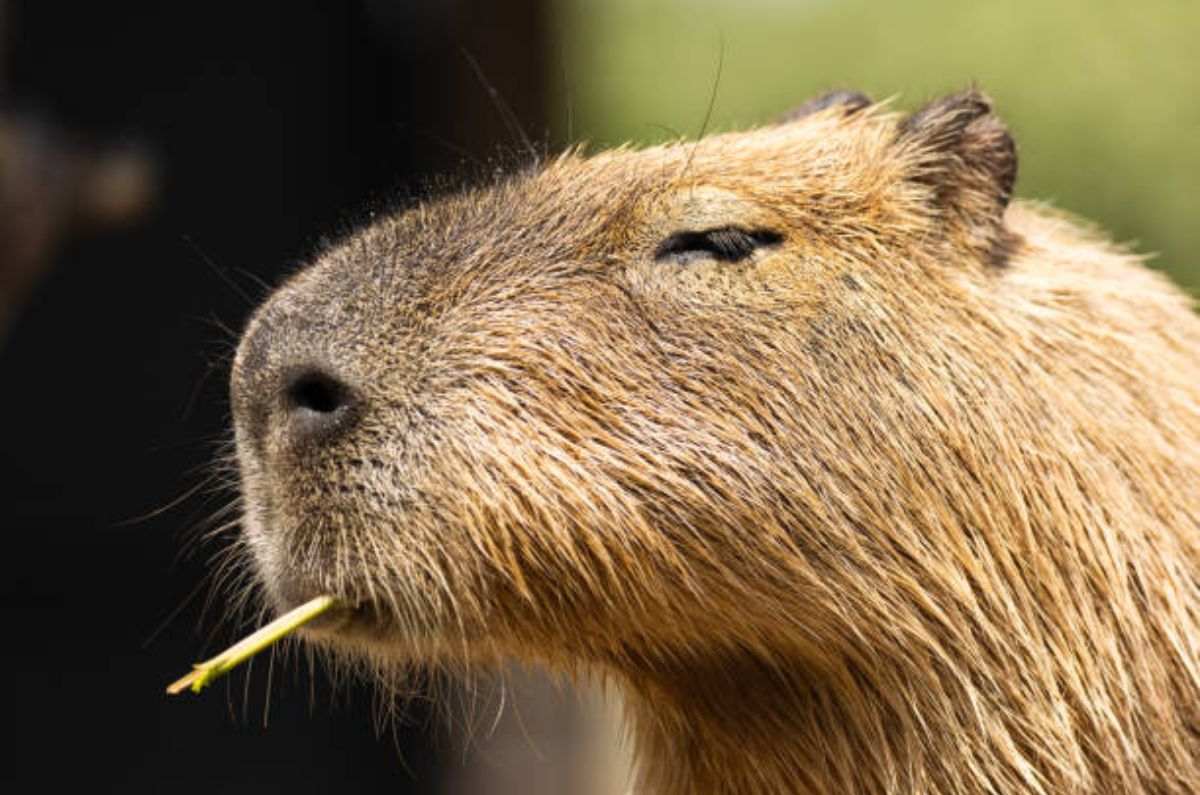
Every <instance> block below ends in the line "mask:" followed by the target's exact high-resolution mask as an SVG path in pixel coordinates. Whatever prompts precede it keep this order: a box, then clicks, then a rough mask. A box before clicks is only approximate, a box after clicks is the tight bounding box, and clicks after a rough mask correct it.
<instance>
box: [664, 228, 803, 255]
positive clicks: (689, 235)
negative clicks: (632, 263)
mask: <svg viewBox="0 0 1200 795" xmlns="http://www.w3.org/2000/svg"><path fill="white" fill-rule="evenodd" d="M782 240H783V235H781V234H779V233H778V232H774V231H772V230H770V229H742V228H741V227H737V226H722V227H718V228H716V229H705V230H702V231H699V232H695V231H688V232H676V233H675V234H673V235H671V236H670V237H668V238H667V239H666V240H664V241H663V242H661V243H659V244H658V248H657V249H655V251H654V259H656V260H659V261H662V260H666V259H669V260H672V261H674V262H679V263H683V264H687V263H689V262H692V261H694V260H698V259H715V260H717V261H719V262H740V261H741V260H744V259H746V258H747V257H749V256H750V255H751V254H753V253H754V251H755V250H756V249H759V248H763V247H765V246H775V245H778V244H779V243H780V242H781V241H782Z"/></svg>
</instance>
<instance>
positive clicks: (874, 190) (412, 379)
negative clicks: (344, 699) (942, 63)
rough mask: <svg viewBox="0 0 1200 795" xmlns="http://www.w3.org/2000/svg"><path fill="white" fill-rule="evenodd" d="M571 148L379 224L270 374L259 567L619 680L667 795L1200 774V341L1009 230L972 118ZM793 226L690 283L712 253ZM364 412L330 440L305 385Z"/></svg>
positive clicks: (873, 121)
mask: <svg viewBox="0 0 1200 795" xmlns="http://www.w3.org/2000/svg"><path fill="white" fill-rule="evenodd" d="M846 96H848V97H851V98H852V99H853V101H852V102H851V101H843V100H834V101H828V102H823V101H821V100H818V101H815V102H814V103H810V106H806V108H805V109H804V110H803V112H800V113H797V114H794V115H793V117H791V118H788V119H786V120H785V121H783V122H781V123H779V124H777V125H773V126H767V127H763V128H760V129H757V130H752V131H750V132H744V133H731V134H724V135H715V136H710V137H708V138H706V139H704V140H703V141H701V142H700V143H699V144H698V145H696V146H695V147H694V148H693V146H692V145H690V144H688V145H668V146H663V147H656V148H651V149H646V150H641V151H636V150H631V149H621V150H616V151H612V152H604V153H601V154H598V155H595V156H592V157H584V156H582V155H581V154H579V153H577V152H569V153H567V154H565V155H563V156H561V157H559V158H558V159H555V160H552V161H550V162H547V163H545V164H544V165H543V166H541V167H539V168H537V169H533V170H530V171H527V172H525V173H521V174H518V175H515V176H512V177H509V178H506V179H504V180H502V181H501V182H500V183H498V184H496V185H493V186H490V187H488V188H485V189H477V190H474V191H468V192H465V193H462V194H459V195H456V196H452V197H449V198H445V199H442V200H439V201H436V202H433V203H428V204H424V205H421V206H418V207H416V208H415V209H412V210H410V211H407V212H405V213H402V214H398V215H396V216H393V217H388V218H385V219H382V220H379V221H377V222H375V223H374V224H373V225H371V226H369V227H367V228H365V229H363V230H362V231H361V232H359V233H358V234H356V235H354V236H352V237H350V238H349V239H348V240H346V241H344V242H343V243H341V244H340V245H338V246H336V247H334V248H333V249H331V250H330V251H328V252H327V253H326V254H324V255H323V256H322V257H320V258H319V260H318V261H317V262H315V263H314V264H313V265H312V266H311V267H310V268H308V269H306V270H304V271H303V272H301V273H300V274H298V275H297V276H296V277H294V278H293V279H291V280H290V281H289V282H288V283H287V284H285V285H284V286H283V287H281V288H280V289H279V291H278V292H277V293H276V294H275V295H274V296H273V297H272V298H271V299H270V300H269V301H268V302H267V303H266V304H265V305H264V306H263V308H262V309H260V311H259V312H258V313H257V315H256V316H255V318H254V320H253V322H252V323H251V324H250V326H249V328H248V329H247V331H246V334H245V336H244V339H243V342H242V344H241V347H240V350H239V354H238V357H237V361H236V365H235V372H234V378H233V404H234V413H235V417H236V420H237V447H238V461H239V464H240V469H241V475H242V483H243V495H244V504H245V511H246V515H245V522H244V537H243V539H244V544H245V546H246V548H247V549H248V550H249V552H250V554H251V555H252V559H253V561H254V567H255V570H256V572H257V574H258V577H259V578H260V581H261V582H262V584H263V586H264V588H265V590H266V592H267V593H268V595H269V597H270V599H271V600H272V603H273V604H276V605H278V606H280V607H282V606H287V605H290V604H293V603H295V602H297V601H299V600H300V599H303V598H307V597H309V596H311V595H314V594H315V593H318V592H331V593H334V594H337V595H339V596H341V597H342V598H344V599H346V600H347V601H348V602H352V603H355V604H359V605H361V610H360V613H359V614H358V615H359V618H358V619H356V620H354V621H352V622H350V623H347V624H345V625H343V626H341V627H340V628H334V629H329V630H327V631H324V632H316V633H314V635H313V636H312V640H313V641H314V642H315V643H318V644H322V645H326V646H329V647H331V648H334V649H337V650H339V653H348V654H351V655H353V656H360V657H361V658H363V659H367V660H374V661H375V664H376V666H377V668H378V669H379V670H381V671H383V670H395V669H399V670H404V669H406V668H407V667H409V666H416V667H418V668H437V667H440V666H449V667H465V668H468V669H470V668H473V667H489V666H490V665H492V664H493V663H494V662H495V661H497V660H499V659H502V658H507V657H516V658H519V659H523V660H527V661H532V662H535V663H538V664H542V665H545V666H547V667H548V668H550V669H551V670H555V671H560V672H567V673H578V674H584V675H594V676H599V677H601V678H604V679H606V680H608V681H610V682H612V683H613V684H614V685H615V686H616V687H617V688H618V689H619V690H620V691H621V692H622V693H623V694H624V698H625V700H626V703H627V706H628V710H629V720H630V727H631V728H630V730H631V733H632V736H633V738H634V741H635V744H636V749H637V753H638V756H639V761H640V781H641V783H640V789H639V790H638V791H639V792H645V793H653V794H658V795H675V794H680V793H747V792H763V793H792V792H795V793H829V792H840V793H864V794H865V793H872V794H874V793H914V792H922V793H945V794H949V793H964V794H965V793H983V792H994V793H1012V792H1045V793H1090V794H1092V795H1100V794H1101V793H1190V792H1195V791H1197V790H1198V789H1200V736H1198V734H1197V732H1198V731H1200V700H1198V695H1200V694H1198V692H1197V690H1198V688H1197V685H1198V681H1200V680H1198V675H1200V667H1198V659H1200V627H1198V621H1200V592H1198V588H1197V572H1198V563H1200V549H1198V546H1197V544H1198V541H1200V532H1198V531H1200V488H1198V487H1200V356H1198V354H1197V351H1198V350H1200V320H1198V319H1197V317H1196V316H1195V315H1194V314H1193V311H1192V307H1191V305H1190V302H1189V300H1188V299H1187V298H1185V296H1184V295H1183V294H1182V293H1181V292H1180V291H1179V290H1177V289H1175V288H1173V287H1172V286H1170V285H1169V284H1168V283H1167V282H1166V281H1165V280H1164V279H1163V278H1161V277H1160V276H1158V275H1157V274H1155V273H1152V272H1151V271H1149V270H1147V269H1146V268H1145V267H1143V266H1142V264H1141V263H1140V262H1139V260H1138V258H1136V257H1135V256H1132V255H1130V254H1129V253H1127V252H1126V251H1124V250H1122V249H1120V248H1118V247H1116V246H1113V245H1112V244H1110V243H1108V242H1106V241H1105V240H1104V239H1103V237H1101V236H1100V235H1099V234H1098V233H1095V232H1093V231H1090V230H1088V229H1087V228H1085V227H1083V226H1081V225H1080V224H1079V223H1078V222H1076V221H1074V220H1071V219H1069V218H1067V217H1065V216H1063V215H1061V214H1059V213H1057V212H1054V211H1051V210H1049V209H1046V208H1043V207H1039V206H1036V205H1033V204H1029V203H1026V202H1010V195H1011V192H1012V187H1013V180H1014V178H1015V173H1016V156H1015V149H1014V148H1013V146H1012V141H1011V139H1010V138H1009V136H1008V134H1007V132H1006V131H1005V130H1004V127H1003V125H1002V124H1001V123H1000V122H999V121H998V120H997V119H996V117H995V116H994V115H993V114H992V112H991V107H990V103H989V102H988V101H987V99H986V98H985V97H983V96H981V95H979V94H977V93H974V92H967V93H964V94H960V95H955V96H953V97H949V98H947V99H945V100H942V101H940V102H938V103H934V104H932V105H930V106H928V107H927V108H925V109H924V110H922V111H920V112H918V113H916V114H914V115H913V116H910V117H907V118H901V117H900V116H898V115H897V114H894V113H891V112H889V111H887V109H886V108H883V107H880V106H865V103H863V102H861V101H859V99H858V98H857V95H846ZM725 225H734V226H739V227H744V228H747V229H769V230H774V231H775V232H778V233H780V234H781V235H782V236H783V240H782V242H781V243H779V244H778V245H776V246H769V247H764V248H761V249H759V250H758V251H756V252H755V253H754V254H753V255H752V256H751V257H750V258H749V259H747V260H745V261H741V262H712V261H707V262H706V261H698V262H689V263H687V264H680V263H677V262H672V261H656V260H655V258H654V252H655V251H656V249H657V247H658V246H659V245H660V244H661V242H662V241H663V240H664V239H665V238H667V237H668V236H669V235H671V234H672V233H675V232H679V231H686V230H697V229H704V228H711V227H720V226H725ZM307 365H313V366H321V367H327V368H332V369H334V370H336V372H338V373H339V375H340V376H341V377H342V378H344V379H346V380H347V381H348V382H349V383H351V384H352V385H353V386H354V388H355V389H357V390H359V392H360V393H361V395H362V397H363V406H364V408H363V409H362V412H361V415H360V416H357V417H356V418H355V422H354V424H353V425H352V427H349V428H347V429H346V430H345V432H344V433H342V434H341V435H338V436H337V437H336V438H332V439H330V440H328V441H327V442H324V443H321V444H307V445H298V444H296V443H295V441H294V440H293V439H292V438H291V437H290V436H289V432H288V430H287V428H286V426H285V425H284V424H283V423H281V422H280V421H279V416H278V415H279V412H278V411H277V410H275V409H272V405H273V404H272V398H271V395H273V394H275V393H276V392H277V391H278V389H279V380H280V378H281V373H285V372H287V371H288V369H289V368H294V367H298V366H307Z"/></svg>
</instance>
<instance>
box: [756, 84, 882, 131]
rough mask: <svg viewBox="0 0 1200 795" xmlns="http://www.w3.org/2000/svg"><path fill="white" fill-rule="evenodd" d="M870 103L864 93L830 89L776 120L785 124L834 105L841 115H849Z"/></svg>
mask: <svg viewBox="0 0 1200 795" xmlns="http://www.w3.org/2000/svg"><path fill="white" fill-rule="evenodd" d="M870 104H871V100H870V98H869V97H867V95H866V94H860V93H859V92H857V91H830V92H829V93H827V94H822V95H821V96H819V97H813V98H812V99H810V100H809V101H808V102H805V103H804V104H803V105H800V106H799V107H796V108H792V109H791V110H789V111H788V112H787V113H785V114H783V115H782V116H780V117H779V119H778V120H777V121H778V123H779V124H787V123H788V122H790V121H796V120H797V119H802V118H804V117H805V116H811V115H812V114H814V113H817V112H818V111H822V110H825V109H826V108H832V107H835V106H836V107H839V108H841V109H842V115H844V116H849V115H851V114H854V113H858V112H859V111H860V110H862V109H863V108H865V107H867V106H869V105H870Z"/></svg>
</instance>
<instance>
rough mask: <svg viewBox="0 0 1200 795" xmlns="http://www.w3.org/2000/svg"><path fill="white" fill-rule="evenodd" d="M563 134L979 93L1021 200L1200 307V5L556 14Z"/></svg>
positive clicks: (597, 3) (756, 3) (633, 0)
mask: <svg viewBox="0 0 1200 795" xmlns="http://www.w3.org/2000/svg"><path fill="white" fill-rule="evenodd" d="M556 22H557V24H558V25H559V26H560V33H561V35H562V44H561V47H562V53H561V59H560V64H561V66H560V68H559V72H560V74H559V75H557V76H556V77H557V79H558V80H559V81H560V86H559V90H558V97H559V98H560V99H561V100H563V110H561V111H560V112H559V114H558V116H559V118H558V119H557V120H556V122H555V123H556V125H557V126H556V129H555V131H554V132H555V135H556V137H558V138H559V139H560V140H565V139H566V138H568V137H571V138H574V139H582V140H587V141H590V142H591V143H592V144H593V146H594V147H596V146H607V145H611V144H614V143H619V142H623V141H635V142H651V141H658V140H663V139H666V138H671V137H674V136H675V134H676V133H677V134H680V135H685V136H688V137H694V136H695V135H696V134H697V133H698V132H699V131H700V127H701V125H702V123H703V121H704V116H705V111H706V109H707V107H708V103H709V97H710V96H711V93H712V89H713V81H714V78H715V76H716V74H717V67H718V62H720V61H721V60H722V52H723V66H722V69H721V79H720V84H719V86H718V89H717V95H716V103H715V106H714V108H713V113H712V121H711V123H710V125H709V129H710V130H721V129H730V128H736V127H741V126H747V125H753V124H756V123H762V122H765V121H768V120H769V119H770V118H771V117H772V116H773V115H774V114H776V113H778V112H780V111H783V110H786V109H787V108H789V107H791V106H794V105H797V104H799V103H800V102H801V101H802V100H804V99H805V98H807V97H809V96H811V95H813V94H816V93H819V92H821V91H824V90H827V89H829V88H853V89H858V90H861V91H863V92H865V93H867V94H868V95H870V96H871V97H873V98H875V99H882V98H886V97H895V98H896V100H895V102H896V106H897V107H899V108H903V109H906V110H907V109H912V108H914V107H916V106H917V105H918V104H920V103H921V102H923V101H925V100H926V99H929V98H931V97H933V96H935V95H938V94H941V93H945V92H949V91H953V90H956V89H960V88H962V87H964V86H966V85H968V84H970V83H971V82H975V83H977V84H978V85H979V86H980V87H981V88H982V89H983V90H985V91H986V92H988V93H989V94H991V96H992V97H993V98H994V99H995V101H996V104H997V108H998V111H999V113H1000V115H1001V116H1002V117H1003V118H1004V119H1005V121H1006V122H1007V123H1008V125H1009V127H1010V128H1011V130H1012V132H1013V134H1014V136H1015V137H1016V140H1017V145H1018V148H1019V152H1020V175H1019V178H1018V183H1017V193H1018V195H1020V196H1025V197H1033V198H1038V199H1043V200H1047V201H1050V202H1051V203H1053V204H1054V205H1056V206H1058V207H1061V208H1063V209H1066V210H1070V211H1071V212H1074V213H1077V214H1079V215H1082V216H1085V217H1087V218H1089V219H1091V220H1093V221H1095V222H1097V223H1099V224H1100V225H1101V226H1103V227H1105V228H1107V229H1108V230H1109V232H1110V233H1111V234H1112V235H1113V236H1114V237H1115V238H1116V239H1118V240H1121V241H1125V242H1130V243H1133V244H1134V245H1135V247H1136V248H1137V250H1138V251H1140V252H1144V253H1153V254H1156V256H1155V257H1154V259H1153V260H1152V261H1151V262H1152V265H1153V266H1155V267H1158V268H1162V269H1164V270H1166V271H1168V272H1169V273H1171V274H1172V275H1173V276H1174V277H1175V278H1176V279H1177V280H1178V281H1179V282H1180V283H1182V284H1183V285H1185V286H1186V287H1188V288H1189V289H1190V290H1192V292H1193V293H1194V294H1197V293H1200V256H1197V255H1196V252H1197V250H1198V249H1200V223H1197V219H1196V218H1195V215H1196V212H1195V207H1196V195H1197V193H1198V191H1200V2H1197V1H1196V0H1149V1H1148V2H1141V3H1127V2H1115V1H1114V0H1062V1H1061V2H1054V1H1051V2H1045V1H1044V0H1010V1H1009V2H950V1H946V0H907V1H897V2H867V1H866V0H740V1H738V0H690V1H689V0H559V5H558V18H557V20H556Z"/></svg>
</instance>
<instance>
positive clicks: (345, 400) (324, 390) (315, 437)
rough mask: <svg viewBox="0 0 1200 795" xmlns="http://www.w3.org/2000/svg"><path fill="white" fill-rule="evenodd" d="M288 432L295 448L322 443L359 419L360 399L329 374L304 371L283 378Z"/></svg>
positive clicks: (352, 390) (322, 371)
mask: <svg viewBox="0 0 1200 795" xmlns="http://www.w3.org/2000/svg"><path fill="white" fill-rule="evenodd" d="M283 390H284V391H283V398H284V409H285V411H286V412H287V429H288V431H287V432H288V434H289V436H290V437H291V441H292V442H293V443H295V444H304V443H311V442H318V441H324V440H328V439H329V438H331V437H332V436H333V435H334V434H336V433H340V432H342V431H345V430H346V429H348V428H349V427H350V426H351V425H353V424H354V421H355V419H356V418H357V416H358V410H359V407H360V405H361V399H360V398H359V397H358V394H357V392H356V391H355V390H354V389H352V388H351V387H350V386H349V385H347V384H346V383H345V382H344V381H342V380H341V379H339V378H337V377H336V376H334V375H332V374H330V373H329V372H327V371H325V370H323V369H320V368H316V367H306V368H304V369H301V370H296V371H295V372H292V373H289V374H288V375H286V376H285V377H284V387H283Z"/></svg>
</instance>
